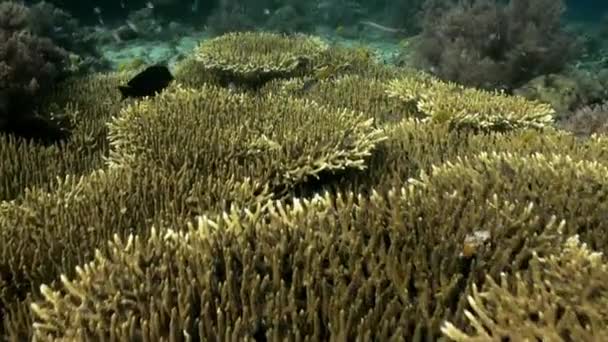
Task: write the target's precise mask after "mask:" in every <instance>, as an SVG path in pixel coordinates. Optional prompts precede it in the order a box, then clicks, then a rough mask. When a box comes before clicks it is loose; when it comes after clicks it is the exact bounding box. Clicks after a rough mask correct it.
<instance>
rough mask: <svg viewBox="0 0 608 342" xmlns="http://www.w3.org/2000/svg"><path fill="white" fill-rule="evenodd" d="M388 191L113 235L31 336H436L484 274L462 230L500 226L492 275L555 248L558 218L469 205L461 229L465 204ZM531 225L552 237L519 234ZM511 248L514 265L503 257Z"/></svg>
mask: <svg viewBox="0 0 608 342" xmlns="http://www.w3.org/2000/svg"><path fill="white" fill-rule="evenodd" d="M423 192H424V191H423ZM386 196H387V197H384V196H382V195H380V194H373V195H372V196H370V197H364V196H360V195H356V194H353V193H350V194H344V195H338V196H336V197H335V198H332V197H331V196H329V195H326V196H323V197H317V198H314V199H312V200H303V201H300V200H296V201H295V202H294V203H293V205H285V204H282V203H280V202H273V203H268V205H267V206H264V208H265V209H257V210H251V211H247V213H246V215H239V214H238V211H236V212H234V211H233V212H227V213H225V214H224V215H223V217H217V218H213V217H201V218H199V219H198V222H197V223H194V224H190V225H189V227H188V228H186V229H183V228H176V229H175V230H173V229H167V228H168V227H166V228H162V227H159V228H156V229H153V230H152V232H151V234H150V235H149V237H148V238H142V237H138V236H130V237H128V238H119V237H118V236H117V237H115V238H114V239H113V241H112V242H110V244H109V246H108V247H109V248H108V254H105V255H104V254H102V253H97V254H96V257H95V260H93V261H92V262H90V263H88V264H86V265H83V266H82V267H79V268H78V269H77V272H76V273H77V276H76V278H74V279H70V278H68V277H62V278H61V285H58V286H56V287H55V286H54V287H49V286H46V285H43V286H42V287H41V293H42V294H43V296H44V299H41V300H40V301H37V302H35V303H33V304H32V310H33V312H34V313H35V316H36V318H35V323H34V325H33V327H34V329H35V332H34V333H35V336H36V338H38V339H43V340H49V341H54V340H63V339H72V338H74V337H76V336H79V338H85V339H87V338H99V339H104V338H106V339H107V338H109V337H110V336H114V337H115V338H117V339H120V340H132V339H134V338H135V339H143V340H147V339H152V340H167V339H176V340H187V339H193V340H208V339H217V338H219V337H221V336H227V335H229V336H231V337H232V338H234V339H238V340H258V339H269V340H272V341H279V340H286V339H287V340H291V339H296V338H300V339H303V340H333V339H344V340H355V339H357V338H367V339H372V340H376V339H377V340H389V339H397V340H401V339H403V340H411V339H422V340H425V339H426V340H432V339H434V338H436V337H438V327H439V324H440V323H441V321H442V319H443V318H444V317H454V316H455V315H459V314H456V312H457V311H459V310H460V309H458V308H459V307H461V306H463V305H464V304H465V303H464V301H462V300H461V296H462V294H463V293H467V290H466V285H465V284H467V283H468V282H469V281H470V280H471V279H476V278H479V277H480V276H481V275H482V274H484V273H485V272H486V270H485V269H484V268H485V267H478V266H477V264H472V263H469V262H468V261H467V260H464V259H462V258H459V257H457V255H458V253H459V250H460V249H459V243H458V240H459V238H460V237H464V234H466V232H467V230H469V229H473V227H475V229H477V228H479V229H484V228H487V229H491V228H490V227H492V226H493V225H507V226H509V229H508V230H505V234H503V233H502V232H500V231H496V234H495V235H494V236H493V237H492V239H491V244H495V245H494V246H495V247H494V248H492V249H486V250H485V251H480V253H479V260H480V264H483V262H482V260H483V261H486V262H488V263H490V264H492V265H493V266H494V269H493V270H492V272H491V274H494V273H495V272H496V271H503V270H506V269H507V268H513V269H518V268H519V267H522V266H523V267H525V260H526V255H527V254H529V251H528V249H536V250H539V251H540V253H541V254H545V253H550V252H553V251H555V240H556V239H557V241H559V237H558V236H554V237H552V235H551V234H553V233H554V230H555V228H557V226H556V225H555V222H553V223H548V224H547V225H546V226H545V225H544V224H543V223H540V222H539V221H538V220H536V219H535V218H534V217H531V216H529V215H528V213H527V211H526V210H525V209H524V208H521V207H516V206H511V205H508V204H505V205H501V204H500V203H498V205H499V207H500V209H499V208H496V210H497V211H498V212H501V213H503V214H504V215H495V216H493V217H491V218H487V217H485V215H483V212H484V211H485V210H487V209H488V206H482V207H485V209H483V208H482V207H478V208H471V209H470V211H469V212H468V213H469V215H466V216H464V217H462V222H461V224H460V225H458V226H457V227H456V226H454V225H453V224H452V223H451V220H452V219H453V218H454V217H452V216H451V213H453V212H452V211H449V209H456V208H458V207H460V206H461V205H462V204H463V202H461V200H460V199H459V198H457V197H452V198H446V199H445V200H442V199H440V198H431V197H428V196H426V194H424V193H418V192H417V191H415V190H412V189H411V188H409V189H401V190H399V189H394V190H393V191H390V192H389V193H388V194H386ZM406 208H407V209H406ZM503 210H504V211H503ZM442 213H446V214H448V216H450V217H446V216H445V215H442ZM419 215H421V216H419ZM456 215H458V214H456ZM419 217H423V219H420V218H419ZM536 230H539V231H545V232H547V235H546V236H544V237H540V238H538V237H536V236H533V235H530V236H527V235H525V234H524V233H523V232H529V231H536ZM507 231H508V232H507ZM446 234H450V235H454V236H455V238H454V239H445V238H444V237H445V236H446ZM520 239H524V240H525V241H526V247H525V248H521V247H519V246H518V245H519V243H518V241H521V240H520ZM428 246H433V248H432V249H429V248H430V247H428ZM509 253H513V255H514V259H515V260H511V259H508V260H505V258H504V256H505V255H510V254H509ZM159 279H162V281H158V280H159Z"/></svg>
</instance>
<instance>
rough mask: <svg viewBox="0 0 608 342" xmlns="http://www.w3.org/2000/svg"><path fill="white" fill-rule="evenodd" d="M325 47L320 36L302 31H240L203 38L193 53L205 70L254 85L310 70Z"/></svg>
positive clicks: (325, 44)
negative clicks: (279, 32) (287, 32)
mask: <svg viewBox="0 0 608 342" xmlns="http://www.w3.org/2000/svg"><path fill="white" fill-rule="evenodd" d="M327 49H328V45H327V43H325V42H324V41H322V40H321V39H320V38H317V37H314V36H308V35H304V34H294V35H290V36H286V35H282V34H277V33H253V32H240V33H228V34H225V35H222V36H220V37H216V38H213V39H210V40H208V41H204V42H203V43H201V44H200V46H199V47H198V48H197V49H196V51H195V52H194V56H195V59H196V61H198V62H200V63H201V64H202V66H203V69H204V70H205V71H206V72H209V73H214V74H216V75H219V77H221V78H223V79H225V81H228V82H235V83H237V85H241V84H249V85H254V86H255V85H259V84H263V83H264V82H266V81H268V80H271V79H273V78H285V77H291V76H301V75H303V74H305V73H306V72H309V71H310V69H311V67H312V66H313V63H314V62H316V59H319V58H320V56H321V55H322V54H323V53H324V52H325V51H326V50H327Z"/></svg>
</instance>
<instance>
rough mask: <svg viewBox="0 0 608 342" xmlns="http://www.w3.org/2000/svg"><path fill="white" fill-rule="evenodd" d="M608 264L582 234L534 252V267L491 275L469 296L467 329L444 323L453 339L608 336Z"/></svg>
mask: <svg viewBox="0 0 608 342" xmlns="http://www.w3.org/2000/svg"><path fill="white" fill-rule="evenodd" d="M607 282H608V265H607V264H606V261H605V260H604V257H603V255H602V253H597V252H593V251H592V250H589V248H588V247H587V246H586V245H585V244H584V243H581V242H580V241H579V239H578V236H576V235H575V236H573V237H571V238H569V239H568V240H567V241H566V242H565V243H564V246H563V249H562V250H561V251H557V252H555V253H554V254H550V255H547V256H544V257H541V256H538V255H534V257H533V258H532V260H531V261H530V269H528V270H526V271H523V272H517V273H515V274H514V275H513V274H511V275H509V274H506V273H503V274H501V275H500V283H497V282H496V281H495V280H493V279H492V278H488V279H486V283H485V284H484V285H483V289H482V291H479V290H478V287H477V286H475V285H473V293H472V294H471V295H470V296H469V297H468V298H467V300H468V302H469V305H470V311H466V316H467V319H468V321H469V323H468V326H470V327H471V328H472V333H467V332H465V331H463V330H461V329H459V328H457V327H456V326H454V325H453V324H452V323H449V322H446V323H445V325H444V326H443V327H442V331H443V332H444V333H445V335H447V336H449V337H450V338H451V339H453V340H454V341H461V342H483V341H504V340H509V341H534V340H537V341H538V340H541V341H602V340H603V339H605V338H606V336H608V287H607V286H606V283H607Z"/></svg>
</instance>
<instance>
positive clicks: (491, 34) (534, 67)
mask: <svg viewBox="0 0 608 342" xmlns="http://www.w3.org/2000/svg"><path fill="white" fill-rule="evenodd" d="M563 10H564V3H563V1H561V0H558V1H556V0H535V1H528V0H510V1H509V3H508V4H503V3H501V2H499V1H494V0H467V1H453V0H432V1H428V2H427V3H425V11H424V21H423V24H422V27H423V31H422V33H421V35H420V37H419V41H418V43H417V44H416V59H417V61H418V62H417V63H418V64H419V65H420V66H421V67H424V68H426V69H428V70H430V71H431V72H432V73H434V74H435V75H437V76H439V77H440V78H442V79H444V80H450V81H455V82H458V83H461V84H464V85H468V86H474V87H480V88H486V89H496V88H501V89H513V88H516V87H518V86H520V85H522V84H523V83H525V82H527V81H529V80H530V79H532V78H534V77H536V76H539V75H543V74H548V73H552V72H558V71H560V70H561V69H562V68H563V67H564V65H565V63H566V62H567V61H568V60H569V59H570V58H571V57H572V56H573V53H574V52H575V49H574V47H575V41H574V39H573V38H572V37H570V36H569V35H568V34H567V33H565V31H564V29H563V27H562V24H561V21H560V19H561V15H562V12H563Z"/></svg>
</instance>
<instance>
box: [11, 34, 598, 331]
mask: <svg viewBox="0 0 608 342" xmlns="http://www.w3.org/2000/svg"><path fill="white" fill-rule="evenodd" d="M7 25H8V24H7ZM252 42H255V44H252ZM260 42H262V43H260ZM263 42H272V44H268V45H265V44H263ZM206 44H207V45H206ZM256 44H257V45H256ZM203 46H204V47H203ZM226 46H232V47H233V49H232V50H230V51H228V50H226ZM252 46H255V47H256V49H257V47H260V46H261V47H263V46H272V47H273V48H274V49H270V48H267V49H266V50H264V49H260V51H262V52H263V53H261V54H257V55H256V54H251V53H250V52H251V51H252ZM268 51H270V52H268ZM197 53H198V56H191V57H189V58H186V59H184V60H183V61H182V62H180V65H178V66H177V68H176V69H177V71H176V73H175V82H174V84H171V85H170V86H169V87H167V88H166V89H165V90H164V91H163V92H162V93H161V94H159V95H157V96H155V97H153V98H144V99H139V100H131V99H129V100H126V101H125V102H120V101H119V95H120V94H119V92H118V91H117V89H116V86H117V85H118V84H122V83H123V82H124V81H125V80H127V79H129V78H130V76H131V74H132V71H131V72H124V73H116V74H115V73H112V74H96V75H92V76H88V77H84V78H83V77H76V78H71V79H69V80H67V81H66V82H63V83H61V84H59V85H58V87H57V88H56V89H54V90H53V91H52V92H50V94H49V96H48V97H47V98H46V99H45V101H44V102H43V103H42V106H41V112H42V113H56V114H57V115H61V116H66V117H68V118H69V120H70V121H71V122H73V123H74V129H73V138H72V139H71V140H70V141H69V142H67V143H66V144H65V145H63V146H62V147H61V149H59V148H58V147H56V146H51V147H43V146H38V145H32V144H20V143H19V142H18V141H16V140H14V139H12V138H10V137H4V136H2V137H0V158H2V160H10V161H11V162H10V163H4V162H3V163H0V246H1V253H0V311H1V312H2V317H1V318H2V323H3V324H2V325H1V328H0V329H1V330H0V334H2V336H3V337H6V339H7V340H31V339H32V338H35V339H36V340H48V341H59V340H74V339H90V340H98V339H99V340H111V339H116V340H159V341H163V340H171V339H173V340H200V339H208V340H217V339H224V338H226V337H230V338H232V339H235V340H264V339H266V340H273V341H278V340H286V339H288V340H289V339H293V340H297V339H300V340H357V339H361V340H391V339H394V340H408V341H409V340H429V341H430V340H439V339H441V338H444V339H445V338H448V337H449V338H453V339H456V340H458V339H464V340H466V338H469V337H470V338H472V339H473V340H475V338H477V337H479V338H478V339H483V338H486V337H487V335H488V334H490V336H511V337H512V338H514V339H516V338H517V337H519V336H534V335H531V334H529V332H530V331H531V330H525V329H522V326H523V327H531V328H530V329H534V328H535V327H536V326H541V327H543V328H546V327H547V326H548V325H547V324H545V325H542V324H543V322H540V323H539V319H538V316H534V315H526V316H516V317H514V318H508V317H507V316H506V315H509V316H511V315H515V314H516V313H517V312H520V311H516V312H515V313H514V312H513V310H519V309H518V308H517V307H515V308H513V306H512V305H510V304H511V303H516V304H517V303H519V304H521V305H522V306H524V307H525V305H527V303H532V304H534V305H535V306H534V308H536V309H538V310H539V311H542V312H543V313H545V312H550V309H551V307H547V305H545V304H546V303H545V302H538V299H539V298H541V299H542V298H552V299H556V300H560V302H559V303H558V305H560V306H559V308H564V309H565V310H567V311H568V312H572V313H573V314H580V315H588V317H587V318H585V319H586V322H589V325H590V326H593V327H600V326H603V325H605V324H604V320H605V317H604V316H602V315H603V312H602V311H601V310H597V306H593V305H588V303H589V301H590V300H589V298H591V297H589V296H590V295H598V296H604V292H602V291H603V288H602V287H600V286H597V285H598V284H601V283H602V281H604V279H603V278H602V277H604V275H603V273H602V272H604V270H605V268H606V264H605V261H604V260H603V259H601V258H599V257H597V256H594V255H595V254H593V255H592V257H589V258H586V257H585V255H591V254H589V253H587V252H586V250H585V249H584V248H583V247H582V246H581V245H578V243H575V242H576V241H574V240H568V238H569V237H571V236H578V239H579V240H578V241H580V242H581V243H585V244H587V246H589V248H590V249H591V250H594V251H597V252H598V253H606V252H607V251H608V236H606V234H605V231H606V229H608V227H607V225H608V220H606V212H608V200H607V198H608V197H607V196H606V191H605V189H606V188H607V187H608V155H607V154H606V153H605V151H606V148H607V147H608V138H607V137H606V136H604V135H602V134H596V135H592V136H590V137H588V138H587V139H578V138H577V137H576V136H574V135H573V134H571V133H569V132H567V131H564V130H562V129H558V128H556V127H554V126H553V125H552V117H553V110H552V109H551V108H550V106H549V105H547V104H541V103H538V102H534V101H528V100H525V99H523V98H521V97H514V96H508V95H506V94H504V93H500V92H489V91H481V90H478V89H472V88H466V87H463V86H460V85H456V84H453V83H450V82H444V81H440V80H439V79H437V78H435V77H433V76H429V75H427V74H422V73H418V72H414V71H412V70H409V69H405V68H397V67H389V66H386V65H383V64H380V63H377V62H376V61H375V59H374V58H373V57H372V56H371V55H370V54H369V53H368V52H367V51H365V50H361V49H346V48H334V47H329V46H327V45H325V44H324V43H322V42H321V41H320V40H319V39H318V38H315V37H310V36H295V37H294V36H282V35H275V34H272V35H267V34H260V33H247V34H227V35H225V36H221V37H219V38H218V39H217V40H209V41H207V42H204V43H202V44H201V46H200V47H199V49H198V51H197ZM197 59H199V60H197ZM301 59H306V60H308V61H310V63H307V64H306V67H305V68H302V69H299V68H295V69H294V68H293V66H294V64H293V63H294V61H295V62H297V61H298V60H301ZM296 64H297V63H296ZM216 71H217V72H218V73H217V74H214V72H216ZM269 74H270V75H269ZM226 75H230V78H228V77H227V76H226ZM243 75H245V76H246V77H243ZM222 79H223V80H224V81H222ZM226 79H229V80H230V81H229V82H226V81H225V80H226ZM251 80H254V81H255V82H251ZM259 80H263V82H257V81H259ZM252 85H254V86H252ZM463 127H466V128H471V127H472V128H473V129H461V128H463ZM577 255H579V256H581V258H578V259H575V257H576V256H577ZM568 260H574V261H572V262H569V261H568ZM585 260H588V261H589V262H588V263H585ZM579 261H580V262H579ZM544 266H547V267H544ZM576 270H580V271H581V272H579V273H576V274H575V272H574V271H576ZM584 270H589V271H590V272H582V271H584ZM591 271H593V272H597V273H592V272H591ZM568 274H572V275H573V276H575V277H576V278H575V279H580V280H581V281H580V282H577V283H572V282H559V280H560V279H562V278H563V276H564V275H568ZM593 275H596V276H597V277H596V278H593ZM560 277H562V278H560ZM493 279H506V280H504V281H503V282H502V283H501V285H500V286H496V283H495V282H494V280H493ZM539 279H540V280H539ZM545 279H549V280H551V284H554V287H552V288H551V287H547V286H549V285H547V284H546V282H540V283H539V281H542V280H545ZM586 280H590V281H586ZM503 284H509V285H508V286H507V285H504V286H502V285H503ZM511 284H516V286H512V285H511ZM526 288H527V289H531V290H530V291H531V292H529V293H532V294H533V296H526V292H524V291H523V289H526ZM479 289H481V290H479ZM516 289H520V291H516ZM551 289H557V290H558V292H555V293H553V292H551V291H550V290H551ZM598 289H599V290H600V291H598ZM537 295H540V296H541V297H539V296H537ZM469 298H470V299H469ZM600 298H601V301H599V302H598V303H599V304H601V303H603V301H604V299H603V297H600ZM503 299H504V300H503ZM562 300H563V301H562ZM599 304H598V305H599ZM549 305H551V304H549ZM509 310H511V311H509ZM560 310H561V309H560ZM598 313H599V314H598ZM482 320H483V323H482V324H487V325H488V328H490V327H496V329H497V330H498V332H496V331H494V332H488V331H489V330H488V328H483V329H481V330H479V331H478V330H476V329H477V327H479V324H477V322H480V321H482ZM446 322H450V323H446ZM513 322H516V323H517V325H516V326H514V325H513ZM544 322H549V323H556V324H559V326H560V329H561V328H563V329H561V330H560V331H571V332H573V333H574V334H579V335H576V336H581V337H582V338H584V337H585V336H592V335H585V334H593V333H595V332H598V333H602V332H603V331H602V330H601V329H599V328H598V330H587V331H582V330H581V329H579V328H580V324H579V325H577V324H578V323H577V322H576V321H575V320H572V319H570V318H568V317H563V318H560V319H558V320H554V321H548V320H546V321H544ZM579 323H580V321H579ZM549 325H550V324H549ZM549 328H550V327H549ZM547 331H548V330H547ZM476 334H477V335H476ZM484 334H485V335H484ZM524 334H525V335H524ZM442 335H443V336H442Z"/></svg>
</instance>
